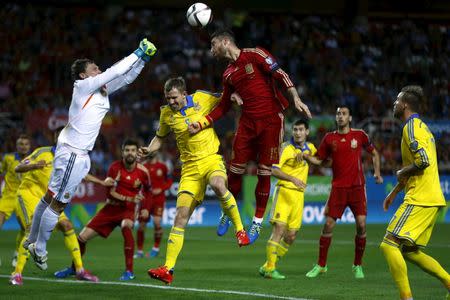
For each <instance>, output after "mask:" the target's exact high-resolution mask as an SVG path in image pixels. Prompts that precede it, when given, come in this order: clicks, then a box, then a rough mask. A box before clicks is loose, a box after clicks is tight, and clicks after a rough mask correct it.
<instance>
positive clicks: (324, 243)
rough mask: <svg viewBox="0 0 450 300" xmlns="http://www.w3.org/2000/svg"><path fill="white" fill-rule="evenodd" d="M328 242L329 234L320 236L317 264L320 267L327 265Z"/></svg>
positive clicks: (329, 239) (329, 240)
mask: <svg viewBox="0 0 450 300" xmlns="http://www.w3.org/2000/svg"><path fill="white" fill-rule="evenodd" d="M330 244H331V236H323V235H321V236H320V241H319V262H318V265H319V266H321V267H325V266H326V265H327V257H328V248H330Z"/></svg>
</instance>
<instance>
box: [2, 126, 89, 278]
mask: <svg viewBox="0 0 450 300" xmlns="http://www.w3.org/2000/svg"><path fill="white" fill-rule="evenodd" d="M62 129H63V127H60V128H59V129H58V130H56V131H55V141H56V139H57V136H58V134H59V132H60V131H61V130H62ZM54 156H55V146H53V147H51V146H50V147H40V148H37V149H36V150H34V151H33V153H31V154H30V155H29V156H28V157H26V158H25V159H24V160H22V161H21V162H20V163H19V164H18V165H17V166H16V168H15V170H16V172H17V173H19V174H20V173H22V174H23V176H22V182H21V184H20V186H19V188H18V190H17V198H18V203H17V211H18V214H17V217H18V219H19V220H20V222H21V224H24V226H25V231H26V233H27V234H28V233H29V231H30V227H31V221H32V218H33V214H34V211H35V208H36V205H37V204H38V202H39V201H42V200H41V198H42V196H43V195H44V194H45V192H46V191H47V185H48V181H49V180H50V174H51V173H52V170H53V166H52V163H53V159H54ZM58 227H59V228H60V229H61V231H62V232H63V233H64V243H65V245H66V248H67V249H68V250H69V252H70V253H71V255H72V258H73V261H74V262H75V266H76V268H77V278H78V279H80V280H89V281H98V279H97V278H96V277H95V276H93V275H91V274H89V273H88V272H87V271H85V270H84V269H83V263H82V261H81V254H80V247H79V245H78V241H77V237H76V234H75V230H74V229H73V225H72V223H71V222H70V221H69V219H68V218H67V216H66V215H65V214H64V212H63V213H62V214H61V215H60V216H59V219H58ZM25 240H26V237H23V238H22V240H21V244H20V245H21V246H22V247H19V253H18V257H17V265H16V267H15V270H14V272H13V273H12V275H11V278H10V280H9V282H10V283H11V284H12V285H22V284H23V279H22V272H23V269H24V267H25V264H26V262H27V259H28V256H29V253H28V250H26V247H24V246H23V244H24V242H25ZM40 268H41V269H43V270H45V269H47V264H46V262H44V264H43V265H41V266H40Z"/></svg>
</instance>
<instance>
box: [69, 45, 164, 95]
mask: <svg viewBox="0 0 450 300" xmlns="http://www.w3.org/2000/svg"><path fill="white" fill-rule="evenodd" d="M155 53H156V47H155V46H154V45H153V44H152V43H151V42H148V41H147V39H144V40H142V41H141V42H140V44H139V48H137V49H136V50H135V51H134V52H133V53H131V54H130V55H128V56H127V57H125V58H124V59H122V60H121V61H119V62H118V63H116V64H114V65H113V66H112V67H110V68H108V69H107V70H106V71H105V72H103V73H102V72H101V71H100V70H99V69H98V66H96V65H95V64H94V63H93V62H92V63H91V64H92V65H93V66H91V68H92V70H91V69H86V70H85V71H84V72H78V71H77V69H76V68H74V66H76V62H75V63H74V65H73V66H72V76H73V77H74V78H75V79H78V80H76V81H75V84H74V87H75V88H77V89H78V92H79V93H81V94H91V93H93V92H95V91H96V90H98V89H100V88H101V87H103V86H105V85H107V84H108V83H110V82H111V81H113V80H114V79H116V78H117V77H119V76H122V75H124V74H125V73H127V72H129V71H130V70H131V69H132V67H133V65H134V64H135V63H136V62H138V60H139V59H141V58H142V59H143V60H147V59H149V57H151V56H153V55H154V54H155ZM138 74H139V73H138Z"/></svg>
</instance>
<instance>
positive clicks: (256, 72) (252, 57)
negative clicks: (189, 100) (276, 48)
mask: <svg viewBox="0 0 450 300" xmlns="http://www.w3.org/2000/svg"><path fill="white" fill-rule="evenodd" d="M274 80H276V81H277V82H278V83H279V84H280V85H281V86H284V87H285V88H289V87H292V86H294V85H293V83H292V81H291V80H290V78H289V76H288V75H287V74H286V73H285V72H284V71H283V70H282V69H281V68H280V67H279V65H278V63H277V61H276V60H275V58H274V57H273V56H272V55H271V54H270V53H269V52H267V51H266V50H264V49H262V48H246V49H241V53H240V54H239V57H238V58H237V60H236V61H234V62H231V63H230V64H229V65H228V67H227V68H226V70H225V72H224V73H223V89H224V90H223V95H222V100H221V101H220V103H219V105H218V106H217V107H216V108H215V109H214V110H213V111H212V112H211V113H210V114H209V115H208V116H207V117H206V118H207V119H208V120H209V121H210V122H212V121H216V120H217V119H219V118H220V117H221V116H222V115H224V114H225V113H226V112H227V111H228V110H229V109H230V107H231V99H230V96H231V94H232V93H233V92H237V93H238V94H239V95H240V96H241V98H242V100H243V104H242V116H246V117H250V118H264V117H267V116H270V115H274V114H277V113H279V112H280V111H283V110H284V109H285V108H286V107H287V106H288V102H287V100H286V98H284V96H283V95H282V94H281V92H280V91H279V90H278V89H277V87H276V85H275V82H274Z"/></svg>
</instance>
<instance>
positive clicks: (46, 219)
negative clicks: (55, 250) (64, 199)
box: [36, 207, 60, 255]
mask: <svg viewBox="0 0 450 300" xmlns="http://www.w3.org/2000/svg"><path fill="white" fill-rule="evenodd" d="M59 215H60V214H59V213H57V212H56V211H54V210H53V209H51V208H50V207H47V209H46V210H45V211H44V213H43V214H42V218H41V226H40V227H39V235H38V237H37V240H36V252H37V253H38V254H39V255H45V254H47V250H46V249H47V241H48V239H49V238H50V236H51V235H52V231H53V229H54V228H55V226H56V223H58V218H59Z"/></svg>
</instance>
